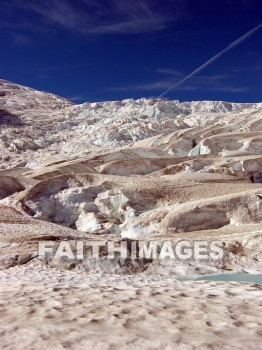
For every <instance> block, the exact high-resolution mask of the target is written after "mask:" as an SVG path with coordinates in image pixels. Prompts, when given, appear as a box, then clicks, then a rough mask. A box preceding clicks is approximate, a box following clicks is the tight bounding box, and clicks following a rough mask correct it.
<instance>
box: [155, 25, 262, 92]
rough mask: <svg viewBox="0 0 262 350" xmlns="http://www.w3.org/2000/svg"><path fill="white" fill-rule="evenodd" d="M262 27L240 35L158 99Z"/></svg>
mask: <svg viewBox="0 0 262 350" xmlns="http://www.w3.org/2000/svg"><path fill="white" fill-rule="evenodd" d="M261 27H262V23H260V24H259V25H258V26H256V27H255V28H253V29H251V30H250V31H249V32H247V33H246V34H244V35H242V36H241V37H240V38H238V39H237V40H235V41H233V42H232V43H231V44H229V45H228V46H227V47H226V48H225V49H224V50H222V51H220V52H219V53H217V54H216V55H215V56H213V57H211V58H210V59H209V60H208V61H207V62H205V63H204V64H202V65H201V66H200V67H198V68H197V69H195V70H194V71H193V72H192V73H190V74H189V75H187V76H186V77H185V78H183V79H182V80H180V81H179V82H178V83H176V84H175V85H173V86H171V87H170V88H169V89H167V90H166V91H164V92H163V93H162V94H161V95H159V96H158V98H160V97H163V96H164V95H166V94H167V93H168V92H169V91H171V90H173V89H175V88H176V87H177V86H179V85H181V84H182V83H184V82H185V81H186V80H188V79H189V78H191V77H193V76H194V75H196V74H197V73H198V72H200V71H201V70H203V69H204V68H206V67H207V66H209V65H210V64H211V63H212V62H214V61H216V60H217V59H218V58H219V57H220V56H222V55H224V54H225V53H226V52H228V51H229V50H231V49H233V47H235V46H237V45H239V44H240V43H241V42H242V41H244V40H246V39H247V38H248V37H250V36H251V35H252V34H254V33H255V32H256V31H257V30H259V29H260V28H261Z"/></svg>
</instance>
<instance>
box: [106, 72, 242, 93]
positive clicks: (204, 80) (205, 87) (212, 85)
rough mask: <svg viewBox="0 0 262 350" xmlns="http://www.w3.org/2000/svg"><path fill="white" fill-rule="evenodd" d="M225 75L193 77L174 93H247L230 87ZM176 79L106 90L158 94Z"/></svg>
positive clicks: (238, 88) (240, 88)
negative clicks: (200, 91)
mask: <svg viewBox="0 0 262 350" xmlns="http://www.w3.org/2000/svg"><path fill="white" fill-rule="evenodd" d="M226 79H227V75H214V76H205V75H201V76H197V77H193V78H192V81H191V83H190V84H188V83H187V84H185V85H183V86H182V87H181V86H178V87H177V88H176V91H197V90H198V91H199V90H202V91H224V92H244V91H248V90H249V87H248V86H238V87H235V86H231V85H229V84H228V83H227V80H226ZM176 80H177V78H175V77H170V78H168V79H163V80H158V81H154V82H150V83H139V84H133V85H130V86H126V87H125V86H123V87H111V88H108V89H107V90H109V91H116V92H134V91H136V92H142V91H145V92H148V91H152V92H154V91H155V92H158V91H160V90H163V89H167V88H169V87H170V85H172V84H174V83H175V81H176Z"/></svg>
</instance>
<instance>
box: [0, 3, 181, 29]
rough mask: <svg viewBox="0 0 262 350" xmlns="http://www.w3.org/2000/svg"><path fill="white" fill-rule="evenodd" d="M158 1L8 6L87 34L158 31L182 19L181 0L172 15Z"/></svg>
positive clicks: (45, 22)
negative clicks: (156, 5)
mask: <svg viewBox="0 0 262 350" xmlns="http://www.w3.org/2000/svg"><path fill="white" fill-rule="evenodd" d="M4 1H5V2H6V1H7V0H4ZM156 3H157V2H155V1H151V0H136V1H134V2H128V1H123V0H122V1H121V0H104V1H103V2H99V1H94V0H80V1H78V2H72V1H69V0H60V1H57V0H49V1H46V0H38V1H28V2H27V1H23V0H9V2H8V8H9V9H10V8H12V6H13V8H20V9H23V11H30V12H33V13H34V14H35V15H36V16H37V17H36V19H37V20H38V23H39V26H41V25H45V24H49V25H50V24H52V25H59V26H62V27H64V28H66V29H68V30H74V31H78V32H80V33H86V34H103V33H128V34H137V33H147V32H156V31H159V30H162V29H164V28H166V27H167V26H168V24H169V23H170V22H173V21H176V20H180V19H181V17H183V16H184V14H185V11H184V7H185V6H181V0H178V1H177V2H176V3H174V4H173V6H174V11H173V13H172V14H171V13H167V12H166V11H165V10H164V9H165V6H164V5H163V6H158V7H156V8H155V7H154V5H155V4H156ZM184 3H187V0H184ZM158 5H159V4H158Z"/></svg>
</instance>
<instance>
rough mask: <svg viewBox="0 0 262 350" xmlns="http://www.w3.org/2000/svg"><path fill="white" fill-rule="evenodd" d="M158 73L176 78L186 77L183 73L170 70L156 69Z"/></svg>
mask: <svg viewBox="0 0 262 350" xmlns="http://www.w3.org/2000/svg"><path fill="white" fill-rule="evenodd" d="M156 72H157V73H161V74H167V75H172V76H175V77H181V76H183V75H184V74H183V73H182V72H180V71H178V70H175V69H170V68H158V69H156Z"/></svg>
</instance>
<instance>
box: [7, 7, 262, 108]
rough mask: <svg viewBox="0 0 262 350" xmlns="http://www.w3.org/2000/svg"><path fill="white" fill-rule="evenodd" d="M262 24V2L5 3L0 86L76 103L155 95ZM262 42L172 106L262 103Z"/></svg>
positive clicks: (180, 93)
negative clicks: (20, 87) (9, 83)
mask: <svg viewBox="0 0 262 350" xmlns="http://www.w3.org/2000/svg"><path fill="white" fill-rule="evenodd" d="M261 22H262V1H261V0H173V1H172V0H133V1H129V0H125V1H124V0H110V1H109V0H101V1H100V0H37V1H34V0H0V29H1V36H0V45H1V51H0V62H1V73H0V77H2V78H4V79H7V80H10V81H14V82H17V83H20V84H22V85H26V86H30V87H33V88H36V89H39V90H44V91H48V92H52V93H55V94H58V95H61V96H64V97H66V98H69V99H72V100H73V101H74V102H76V103H81V102H84V101H103V100H118V99H124V98H131V97H133V98H140V97H152V96H159V95H160V94H161V93H163V92H164V91H165V90H167V89H168V88H169V87H170V86H172V85H175V84H176V82H178V81H179V80H181V79H183V78H184V77H185V76H187V75H188V74H190V73H191V72H192V71H193V70H195V69H196V68H197V67H198V66H200V65H202V64H203V63H205V62H206V61H207V60H209V59H210V57H212V56H213V55H215V54H216V53H218V52H219V51H221V50H223V49H224V48H225V47H226V46H227V45H228V44H230V43H231V42H233V41H234V40H236V39H237V38H239V37H240V36H242V35H243V34H245V33H246V32H248V31H249V30H251V29H252V28H253V27H256V26H257V25H259V24H260V23H261ZM261 43H262V29H259V30H257V31H256V32H255V33H254V34H253V35H252V36H250V37H249V38H247V39H246V40H244V41H243V42H242V43H240V44H239V45H238V46H236V47H234V48H233V49H231V50H230V51H228V52H227V53H225V54H224V55H223V56H222V57H220V58H219V59H218V60H216V61H215V62H213V63H212V64H210V65H209V66H208V67H206V68H205V69H204V70H202V71H201V72H199V73H198V74H197V75H195V76H194V77H192V78H190V79H188V80H187V81H186V82H184V83H183V84H181V85H180V86H179V87H177V88H176V89H173V90H172V91H170V92H169V93H168V94H167V95H166V97H167V98H169V99H179V100H181V101H185V100H226V101H236V102H257V101H261V100H262V98H261V90H262V89H261V88H262V79H261V73H262V59H261V53H262V47H261Z"/></svg>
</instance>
